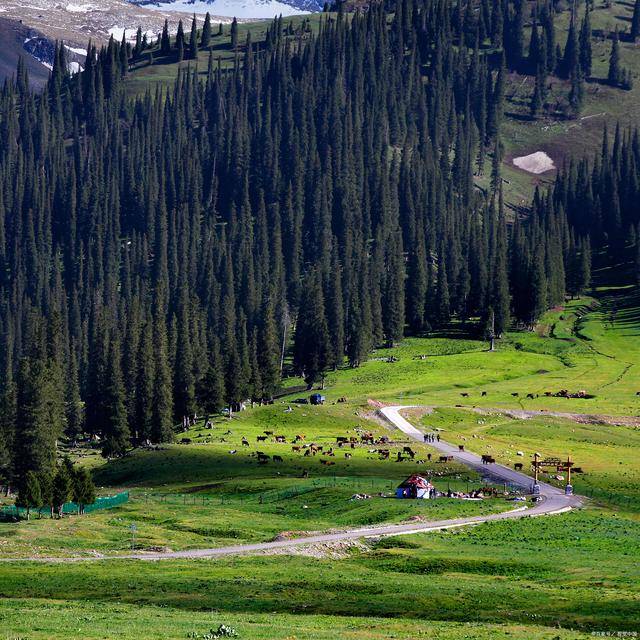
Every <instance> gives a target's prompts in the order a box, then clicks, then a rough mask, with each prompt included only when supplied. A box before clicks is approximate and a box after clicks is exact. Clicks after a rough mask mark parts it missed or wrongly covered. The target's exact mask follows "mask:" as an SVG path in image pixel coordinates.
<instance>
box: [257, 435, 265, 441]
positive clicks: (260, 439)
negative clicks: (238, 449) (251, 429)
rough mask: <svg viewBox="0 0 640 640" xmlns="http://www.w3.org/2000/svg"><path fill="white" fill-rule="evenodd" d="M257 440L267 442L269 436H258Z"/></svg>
mask: <svg viewBox="0 0 640 640" xmlns="http://www.w3.org/2000/svg"><path fill="white" fill-rule="evenodd" d="M256 440H257V441H258V442H266V441H267V436H257V437H256Z"/></svg>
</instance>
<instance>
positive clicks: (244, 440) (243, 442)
mask: <svg viewBox="0 0 640 640" xmlns="http://www.w3.org/2000/svg"><path fill="white" fill-rule="evenodd" d="M242 446H243V447H248V446H249V441H248V440H247V439H246V438H242Z"/></svg>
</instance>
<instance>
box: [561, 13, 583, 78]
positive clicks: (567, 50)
mask: <svg viewBox="0 0 640 640" xmlns="http://www.w3.org/2000/svg"><path fill="white" fill-rule="evenodd" d="M579 63H580V59H579V51H578V39H577V36H576V24H575V13H572V15H571V22H570V23H569V31H568V33H567V42H566V44H565V46H564V55H563V58H562V65H561V75H562V77H563V78H570V77H571V75H572V74H573V73H576V71H577V67H578V66H579Z"/></svg>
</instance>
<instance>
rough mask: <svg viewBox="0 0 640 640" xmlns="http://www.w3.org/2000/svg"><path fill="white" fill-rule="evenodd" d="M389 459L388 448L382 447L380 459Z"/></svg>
mask: <svg viewBox="0 0 640 640" xmlns="http://www.w3.org/2000/svg"><path fill="white" fill-rule="evenodd" d="M388 459H389V449H384V450H381V451H380V460H388Z"/></svg>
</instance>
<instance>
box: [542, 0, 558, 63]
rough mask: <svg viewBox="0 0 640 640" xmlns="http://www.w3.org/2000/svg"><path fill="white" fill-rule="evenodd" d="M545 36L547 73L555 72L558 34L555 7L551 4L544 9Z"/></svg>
mask: <svg viewBox="0 0 640 640" xmlns="http://www.w3.org/2000/svg"><path fill="white" fill-rule="evenodd" d="M544 36H545V38H544V40H545V45H546V66H547V73H555V71H556V65H557V57H556V36H555V25H554V21H553V9H552V8H551V7H550V6H549V5H547V6H546V7H545V9H544Z"/></svg>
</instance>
